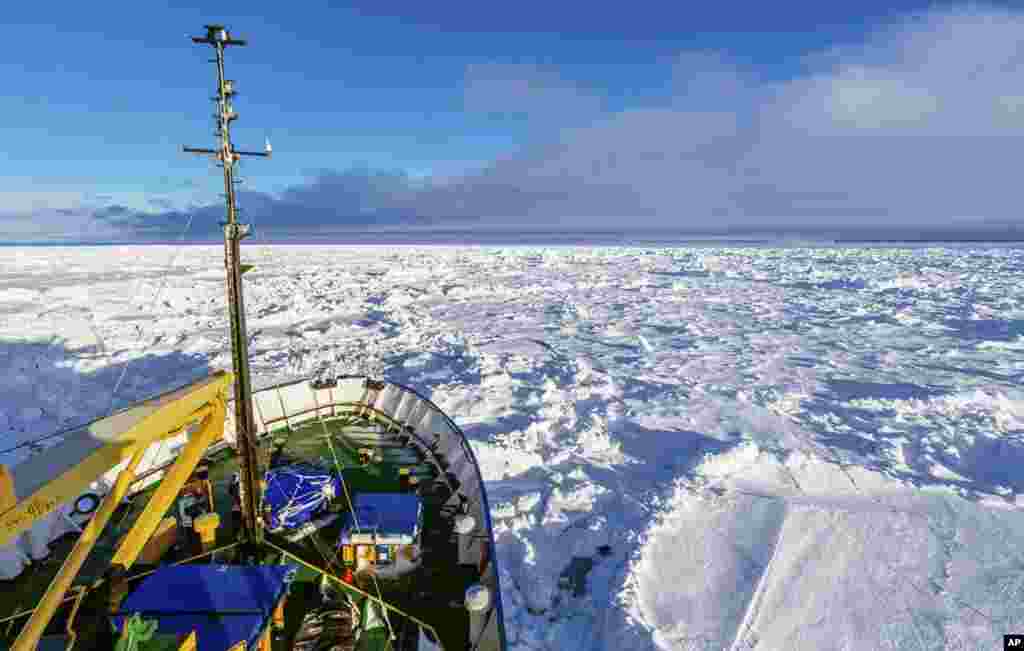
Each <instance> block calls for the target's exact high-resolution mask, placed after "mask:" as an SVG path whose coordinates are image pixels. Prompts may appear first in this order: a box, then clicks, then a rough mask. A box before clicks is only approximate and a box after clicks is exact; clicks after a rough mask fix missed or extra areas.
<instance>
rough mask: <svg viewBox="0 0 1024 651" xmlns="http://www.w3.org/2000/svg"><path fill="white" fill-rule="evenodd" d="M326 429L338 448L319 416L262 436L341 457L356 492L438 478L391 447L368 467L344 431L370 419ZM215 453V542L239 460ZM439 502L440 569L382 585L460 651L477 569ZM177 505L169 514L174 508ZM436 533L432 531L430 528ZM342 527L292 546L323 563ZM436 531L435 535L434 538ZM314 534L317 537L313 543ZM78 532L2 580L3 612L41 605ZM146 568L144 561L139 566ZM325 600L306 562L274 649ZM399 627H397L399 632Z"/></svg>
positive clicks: (323, 460) (222, 537)
mask: <svg viewBox="0 0 1024 651" xmlns="http://www.w3.org/2000/svg"><path fill="white" fill-rule="evenodd" d="M325 423H326V425H327V429H328V431H330V433H331V434H332V435H333V436H334V438H335V440H334V443H333V448H334V450H333V454H332V451H331V446H329V445H328V444H327V442H326V440H325V436H324V435H325V428H324V425H323V424H321V422H319V421H316V422H313V423H310V424H307V425H305V426H301V427H298V428H295V429H294V431H292V430H288V429H286V428H285V429H281V430H278V431H276V432H274V433H273V435H271V436H268V437H267V438H266V439H264V441H263V445H264V448H265V449H264V451H265V452H267V453H269V450H268V449H266V448H268V447H269V446H271V445H272V441H273V439H274V438H278V437H282V436H283V437H285V438H286V441H287V442H286V445H285V448H284V451H285V455H286V456H287V457H289V458H292V459H295V460H302V461H308V462H312V463H315V464H317V465H321V466H323V467H327V468H332V467H334V464H335V461H334V459H335V457H336V458H337V463H338V465H339V466H340V467H341V468H344V469H345V484H346V487H347V489H348V491H349V493H350V496H349V497H354V494H355V493H359V492H391V491H398V490H399V469H400V468H403V467H406V468H410V469H411V472H412V473H413V474H414V475H416V476H418V477H420V479H421V481H425V480H428V479H430V478H432V477H433V472H432V468H431V467H430V466H429V465H427V464H419V465H409V464H402V463H398V462H396V459H395V457H396V455H397V454H400V452H398V451H396V449H393V448H386V447H385V448H379V449H378V448H373V449H374V450H375V451H379V452H381V453H382V455H383V461H382V462H376V463H371V464H369V465H367V466H363V465H361V464H360V462H359V460H358V449H359V448H360V447H370V446H367V445H366V444H364V443H359V442H357V441H353V440H351V439H349V438H348V437H347V436H346V431H349V432H355V433H356V434H358V433H359V432H360V431H363V432H365V431H366V430H367V429H370V428H371V427H373V426H372V425H371V424H369V423H360V424H358V425H356V424H355V423H353V422H352V421H351V420H350V419H349V420H343V419H335V420H331V421H325ZM209 459H210V462H211V463H210V480H211V483H212V485H213V488H214V496H215V497H214V499H215V504H216V509H217V512H218V514H219V515H220V518H221V526H220V528H219V529H218V531H217V545H218V546H221V545H227V544H230V543H232V542H234V541H235V540H236V537H237V534H238V532H237V530H236V529H235V522H234V520H233V518H232V513H231V497H230V494H229V492H228V489H229V486H230V481H231V475H232V473H234V472H236V471H237V470H238V458H237V456H235V455H234V453H233V452H231V451H230V450H224V451H221V452H219V453H216V454H215V455H213V456H212V457H210V458H209ZM155 488H156V486H155V485H154V486H152V487H150V488H148V489H146V490H145V491H143V492H142V493H140V494H139V495H138V496H136V498H135V499H134V500H133V502H132V504H131V506H128V507H123V508H121V509H119V510H118V512H116V513H115V514H114V517H113V518H112V519H111V523H112V524H111V525H108V527H107V530H106V531H105V532H104V535H103V536H102V537H101V539H100V541H99V542H98V543H97V545H96V547H95V548H94V550H93V552H92V553H91V554H90V555H89V558H88V559H87V560H86V563H85V565H84V566H83V569H82V572H80V574H79V578H78V580H76V584H83V583H89V582H91V581H92V580H94V579H95V578H98V577H99V576H100V574H101V573H102V572H103V571H104V570H106V568H107V564H108V563H109V559H110V557H111V555H112V554H113V552H114V550H115V549H116V545H117V541H118V540H120V538H121V537H122V536H123V535H124V534H125V533H127V531H128V529H129V528H130V527H131V525H132V524H133V523H134V522H135V520H136V519H137V517H138V515H139V514H140V513H141V510H142V508H143V507H144V506H145V503H146V502H147V501H148V497H149V495H151V494H152V492H153V491H154V490H155ZM336 502H337V504H338V508H339V509H343V510H347V507H346V502H347V498H346V496H345V495H341V496H339V497H338V499H337V500H336ZM437 506H438V505H436V504H432V503H431V499H430V498H429V497H425V498H424V539H423V545H424V547H427V548H430V549H431V550H432V552H431V553H432V557H431V558H432V559H433V560H432V561H431V563H430V564H431V565H432V566H434V567H438V565H439V563H440V567H439V568H438V569H439V571H435V572H430V573H429V575H428V574H427V573H426V572H421V573H419V576H418V577H416V578H411V579H409V580H403V581H401V582H396V584H395V585H394V586H391V587H388V586H386V585H385V584H383V583H382V588H383V589H384V593H383V594H382V596H383V598H384V599H385V601H387V602H389V603H391V604H393V605H395V606H396V607H398V608H400V609H402V610H404V611H405V612H409V613H411V614H413V615H414V616H416V617H418V618H419V619H421V620H423V621H426V622H428V623H430V624H431V625H432V626H434V628H435V629H436V630H437V632H438V634H439V635H440V636H441V640H442V642H443V643H444V644H445V648H447V649H461V648H463V647H464V646H465V640H466V635H467V628H466V627H467V621H466V619H467V618H466V616H465V611H464V610H462V609H461V608H458V609H457V610H456V609H453V606H452V605H450V604H451V602H456V604H458V603H460V602H461V599H462V593H463V591H464V589H465V586H466V585H467V581H472V580H473V577H472V576H470V575H471V572H469V573H467V571H465V570H463V568H459V567H458V566H457V565H456V564H455V550H454V548H453V547H452V548H450V549H449V548H448V547H449V545H448V544H447V540H448V537H449V536H450V528H449V529H448V530H447V531H445V530H444V529H443V528H442V530H441V531H437V528H438V527H439V525H440V522H441V521H440V520H439V519H438V518H439V513H438V511H437ZM173 512H174V508H172V509H171V511H170V513H169V514H168V515H170V514H173ZM431 531H433V532H434V533H433V534H431V533H430V532H431ZM339 532H340V522H338V521H336V522H335V523H333V524H332V525H329V526H328V527H325V528H324V529H321V530H320V531H319V532H317V533H316V534H314V535H313V536H311V537H310V538H307V539H305V540H303V541H300V542H299V543H297V544H296V545H295V546H294V547H293V549H295V550H297V551H298V550H301V551H302V552H303V556H304V557H305V558H306V559H307V560H310V561H317V562H318V564H320V565H323V564H325V561H326V560H327V559H325V554H331V553H332V552H333V548H334V545H335V541H337V538H338V535H339ZM431 536H433V538H431ZM313 538H316V539H317V540H319V544H314V542H315V541H314V540H313ZM74 539H75V536H73V535H68V536H66V537H64V538H63V539H61V540H59V541H57V542H56V543H55V544H54V545H52V549H53V553H52V555H51V556H50V558H49V559H48V560H47V561H46V562H44V563H38V564H34V565H33V566H31V567H29V568H27V569H26V570H25V572H23V573H22V575H21V576H19V577H17V578H16V579H14V580H11V581H0V590H2V591H4V593H5V598H4V599H3V600H2V603H0V618H3V617H5V616H7V615H9V614H13V613H15V612H18V611H19V610H23V609H24V608H26V607H31V606H32V605H34V604H36V603H38V601H39V598H40V597H41V595H42V594H43V592H44V591H45V590H46V587H47V585H48V584H49V582H50V581H51V580H52V578H53V577H54V575H55V574H56V572H57V570H58V569H59V567H60V563H61V562H62V560H63V558H64V557H65V556H66V555H67V554H68V553H69V552H70V550H71V547H72V545H73V544H74ZM189 555H191V552H190V550H186V549H181V550H174V551H172V552H171V553H170V554H168V556H167V557H165V559H164V560H165V562H174V561H177V560H182V559H184V558H186V557H187V556H189ZM279 558H280V557H279V555H275V556H273V557H269V556H268V557H267V558H266V559H265V561H266V562H278V560H279ZM215 560H216V561H217V562H228V563H230V562H234V560H235V559H234V554H233V551H228V552H225V553H223V554H221V555H220V556H219V557H217V558H216V559H215ZM134 569H137V570H140V571H141V570H145V569H147V568H145V567H137V568H134ZM417 592H419V593H421V594H422V593H424V592H425V593H427V594H428V595H429V597H427V598H421V597H418V596H417V594H416V593H417ZM319 603H320V592H319V578H318V577H317V576H315V575H314V573H313V572H312V571H309V570H306V569H303V568H300V571H299V573H298V575H297V577H296V580H295V582H294V583H293V586H292V588H291V590H290V593H289V597H288V603H287V606H286V613H285V615H286V626H285V630H284V631H283V634H281V635H279V636H277V637H276V638H275V642H274V649H275V651H282V650H284V649H288V648H290V645H289V641H290V640H291V639H292V637H293V636H294V635H295V632H296V630H297V628H298V625H299V622H300V621H301V619H302V617H303V616H304V615H305V613H306V612H308V611H309V610H310V609H312V608H315V607H316V606H317V605H319ZM26 619H27V618H21V619H19V620H17V621H14V622H11V623H9V624H8V623H2V624H0V645H2V644H3V642H4V641H5V642H6V643H8V644H9V643H10V642H13V640H14V638H15V637H16V636H17V633H18V631H19V630H20V627H21V626H22V624H23V622H24V621H26ZM62 619H63V618H62V617H59V616H58V617H55V618H54V621H53V622H52V623H51V626H50V629H49V630H48V632H52V633H58V632H60V631H61V630H62V629H63V622H62V621H61V620H62ZM403 621H405V620H404V618H401V617H397V616H394V615H392V624H393V626H394V627H395V628H399V627H401V626H402V622H403ZM398 632H399V631H396V633H398ZM380 634H381V632H380V631H377V630H374V631H371V632H370V633H369V634H367V635H365V636H364V637H363V638H362V640H361V642H360V645H359V646H358V647H357V648H358V649H361V650H365V651H370V650H371V649H374V648H382V649H383V648H387V646H388V644H387V639H386V636H385V637H384V639H378V638H380Z"/></svg>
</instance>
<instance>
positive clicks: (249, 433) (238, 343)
mask: <svg viewBox="0 0 1024 651" xmlns="http://www.w3.org/2000/svg"><path fill="white" fill-rule="evenodd" d="M205 27H206V36H193V37H192V42H194V43H205V44H208V45H211V46H213V49H214V51H215V52H216V58H215V59H212V60H211V61H210V62H211V63H215V64H217V97H214V98H213V101H215V102H216V103H217V113H216V115H215V116H214V117H215V118H216V121H217V132H216V135H217V136H218V138H219V139H220V143H219V147H218V148H217V149H202V148H197V147H184V150H185V151H186V152H189V153H193V154H210V155H212V156H213V157H214V158H215V159H217V161H219V163H218V165H219V166H220V167H221V168H223V170H224V200H225V202H226V203H227V221H225V222H221V225H222V226H223V227H224V266H225V268H226V270H227V292H228V297H227V298H228V308H229V309H230V312H231V354H232V358H233V359H232V361H233V365H234V371H235V427H236V432H237V440H238V451H239V456H240V461H241V464H240V465H241V482H240V485H239V487H240V491H239V492H240V495H239V497H240V500H241V503H242V536H243V542H244V543H247V544H248V546H249V548H250V549H254V548H255V546H258V545H260V544H261V543H262V542H263V527H262V526H261V518H260V496H261V495H262V491H261V490H260V479H261V473H260V456H259V448H258V446H257V443H256V421H255V420H254V418H253V408H252V384H251V381H250V373H249V351H248V337H247V335H246V331H245V302H244V301H243V300H242V274H243V273H245V271H247V270H248V269H247V268H245V267H243V266H242V265H241V264H240V262H239V248H240V244H241V241H242V238H244V237H246V236H248V235H249V232H250V227H249V225H248V224H240V223H238V206H237V205H236V203H235V184H236V183H237V181H236V179H235V177H234V168H235V163H236V162H238V161H239V160H240V159H241V157H242V156H263V157H269V156H270V144H269V142H268V143H267V149H266V151H264V152H249V151H236V150H235V149H234V147H233V146H232V144H231V122H232V121H233V120H235V119H236V118H238V114H237V113H235V112H234V110H233V109H232V107H231V97H232V96H233V95H234V94H235V88H234V82H233V81H232V80H230V79H225V78H224V48H225V47H227V46H229V45H245V41H243V40H238V39H233V38H231V36H230V35H229V34H228V31H227V29H226V28H225V27H224V26H223V25H206V26H205Z"/></svg>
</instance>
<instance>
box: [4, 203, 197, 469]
mask: <svg viewBox="0 0 1024 651" xmlns="http://www.w3.org/2000/svg"><path fill="white" fill-rule="evenodd" d="M194 218H195V213H190V214H189V217H188V221H187V222H186V223H185V228H184V229H183V230H182V232H181V235H179V236H178V242H177V244H176V245H175V249H174V251H172V252H171V257H170V259H169V260H168V262H167V264H166V265H165V267H170V268H173V267H174V266H175V264H176V263H177V259H178V256H179V255H180V254H181V252H182V250H183V247H182V244H183V242H184V240H185V236H186V235H187V234H188V231H189V229H190V228H191V227H192V220H193V219H194ZM167 280H168V276H167V275H166V274H165V275H164V276H163V281H162V283H161V285H160V288H159V289H158V290H157V292H156V294H155V295H154V296H153V301H152V302H151V303H150V306H149V311H150V312H152V311H153V308H154V307H155V306H156V302H157V301H158V300H159V299H160V295H161V294H163V291H164V289H166V287H167ZM136 293H138V282H136ZM91 316H92V315H91ZM90 329H92V330H93V334H94V335H95V336H96V338H97V340H98V343H99V344H100V346H101V348H102V349H104V350H105V349H106V344H105V343H104V342H103V337H102V336H101V335H100V333H99V332H98V331H97V330H96V328H95V325H92V324H90ZM136 332H137V333H138V337H137V339H136V343H137V342H138V341H139V340H140V339H141V338H142V329H141V328H139V329H138V330H137V331H136ZM152 347H153V343H150V344H148V345H147V346H145V347H144V348H143V350H142V352H143V355H145V354H146V353H147V352H148V351H149V349H150V348H152ZM130 364H131V360H128V361H127V362H125V364H124V366H122V367H121V373H120V375H119V376H118V378H117V381H116V382H115V383H114V390H113V391H112V392H111V394H110V405H109V407H108V408H107V416H108V417H109V416H110V415H111V414H113V413H114V402H115V401H116V399H117V390H118V389H119V388H120V385H121V382H122V381H123V380H124V377H125V373H126V372H127V371H128V366H129V365H130ZM95 420H96V418H90V419H89V420H87V421H83V422H81V423H79V424H77V425H71V426H69V427H65V428H64V429H60V430H57V431H56V432H52V433H50V434H44V435H42V436H38V437H36V438H33V439H30V440H28V441H22V442H21V443H19V444H17V445H13V446H11V447H9V448H4V449H3V450H0V455H3V454H7V453H9V452H14V451H16V450H20V449H21V448H26V447H35V446H37V445H38V444H39V443H40V442H41V441H48V440H50V439H54V438H57V437H58V436H64V435H65V434H68V433H70V432H74V431H75V430H79V429H82V428H83V427H85V426H86V425H88V424H89V423H91V422H93V421H95Z"/></svg>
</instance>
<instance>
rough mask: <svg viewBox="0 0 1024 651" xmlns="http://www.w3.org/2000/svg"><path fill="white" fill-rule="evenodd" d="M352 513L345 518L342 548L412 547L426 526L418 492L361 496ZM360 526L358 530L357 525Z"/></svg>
mask: <svg viewBox="0 0 1024 651" xmlns="http://www.w3.org/2000/svg"><path fill="white" fill-rule="evenodd" d="M353 508H354V510H355V514H356V518H355V519H353V517H352V513H345V514H344V515H342V518H341V535H340V536H339V538H338V547H339V548H340V547H341V546H342V545H353V544H355V545H412V544H414V543H416V542H417V538H418V537H419V535H420V528H421V527H422V525H423V505H422V503H421V501H420V497H419V495H416V494H414V493H359V494H357V495H356V496H355V499H354V504H353ZM357 524H358V528H357V526H356V525H357Z"/></svg>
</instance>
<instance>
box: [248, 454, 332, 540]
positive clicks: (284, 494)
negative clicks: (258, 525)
mask: <svg viewBox="0 0 1024 651" xmlns="http://www.w3.org/2000/svg"><path fill="white" fill-rule="evenodd" d="M264 479H265V480H266V482H267V488H266V490H265V491H264V492H263V500H264V504H266V505H267V506H268V507H270V508H269V512H268V513H266V514H265V517H264V520H265V522H266V525H267V528H268V529H270V530H271V531H274V530H276V529H281V528H284V529H295V528H297V527H301V526H302V525H303V524H305V523H307V522H309V521H310V520H313V519H314V518H315V517H316V516H318V515H320V514H321V513H323V512H324V511H325V510H326V509H327V506H328V505H329V504H330V501H331V500H332V499H334V497H335V496H336V495H338V494H340V493H341V480H340V479H339V478H338V476H337V475H336V474H334V473H333V472H330V471H329V470H324V469H323V468H319V467H317V466H314V465H312V464H308V463H292V464H288V465H286V466H279V467H277V468H273V469H271V470H269V471H267V473H266V474H265V476H264Z"/></svg>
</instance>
